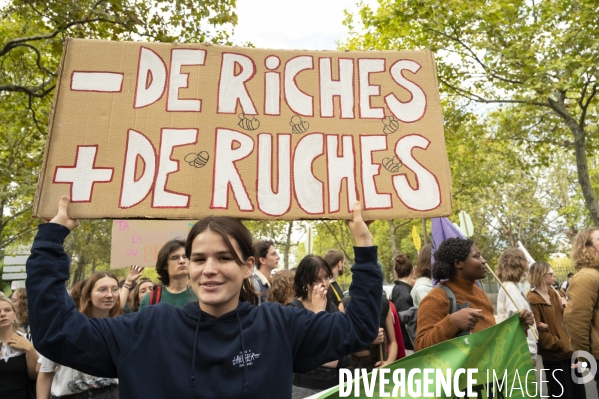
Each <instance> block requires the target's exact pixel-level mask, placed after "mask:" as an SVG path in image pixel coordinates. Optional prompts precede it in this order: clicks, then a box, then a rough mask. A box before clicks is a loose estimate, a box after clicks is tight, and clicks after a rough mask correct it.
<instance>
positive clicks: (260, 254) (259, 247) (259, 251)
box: [253, 240, 275, 277]
mask: <svg viewBox="0 0 599 399" xmlns="http://www.w3.org/2000/svg"><path fill="white" fill-rule="evenodd" d="M274 245H275V244H274V242H272V241H269V240H258V241H256V242H255V243H254V249H253V251H254V252H253V253H254V259H255V262H256V269H258V270H260V266H262V265H261V264H260V258H266V255H268V250H269V249H270V247H274ZM267 277H268V276H267Z"/></svg>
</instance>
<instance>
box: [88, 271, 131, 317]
mask: <svg viewBox="0 0 599 399" xmlns="http://www.w3.org/2000/svg"><path fill="white" fill-rule="evenodd" d="M104 277H110V278H112V279H114V281H116V284H117V286H118V284H119V280H118V279H117V278H116V276H115V275H114V274H112V273H110V272H96V273H94V274H92V275H91V276H90V278H88V279H87V281H86V283H85V285H84V286H83V288H82V289H81V297H80V298H79V311H80V312H81V313H83V314H84V315H86V316H87V317H92V306H93V305H92V300H91V297H92V290H93V289H94V286H95V285H96V283H97V282H98V280H100V279H103V278H104ZM115 297H116V298H115V301H114V306H113V307H112V309H110V312H109V313H108V317H116V316H118V315H120V314H121V301H120V300H119V295H118V293H117V294H116V295H115Z"/></svg>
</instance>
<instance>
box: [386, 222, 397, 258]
mask: <svg viewBox="0 0 599 399" xmlns="http://www.w3.org/2000/svg"><path fill="white" fill-rule="evenodd" d="M387 224H388V225H389V239H390V240H391V260H392V261H394V260H395V257H396V256H397V244H396V243H395V225H394V224H393V221H392V220H387Z"/></svg>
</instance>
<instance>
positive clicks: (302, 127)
mask: <svg viewBox="0 0 599 399" xmlns="http://www.w3.org/2000/svg"><path fill="white" fill-rule="evenodd" d="M289 125H291V132H292V133H293V134H302V133H306V132H307V131H308V128H309V127H310V124H309V123H308V122H306V121H302V118H300V117H299V116H297V115H293V116H292V117H291V120H290V121H289Z"/></svg>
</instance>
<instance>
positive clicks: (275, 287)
mask: <svg viewBox="0 0 599 399" xmlns="http://www.w3.org/2000/svg"><path fill="white" fill-rule="evenodd" d="M294 278H295V271H293V270H281V271H279V272H276V273H275V275H274V276H272V278H271V279H270V284H271V286H270V289H269V290H268V294H267V297H266V301H267V302H278V303H280V304H281V305H283V306H287V304H288V303H289V302H291V301H292V300H293V298H295V291H294V289H293V280H294Z"/></svg>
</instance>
